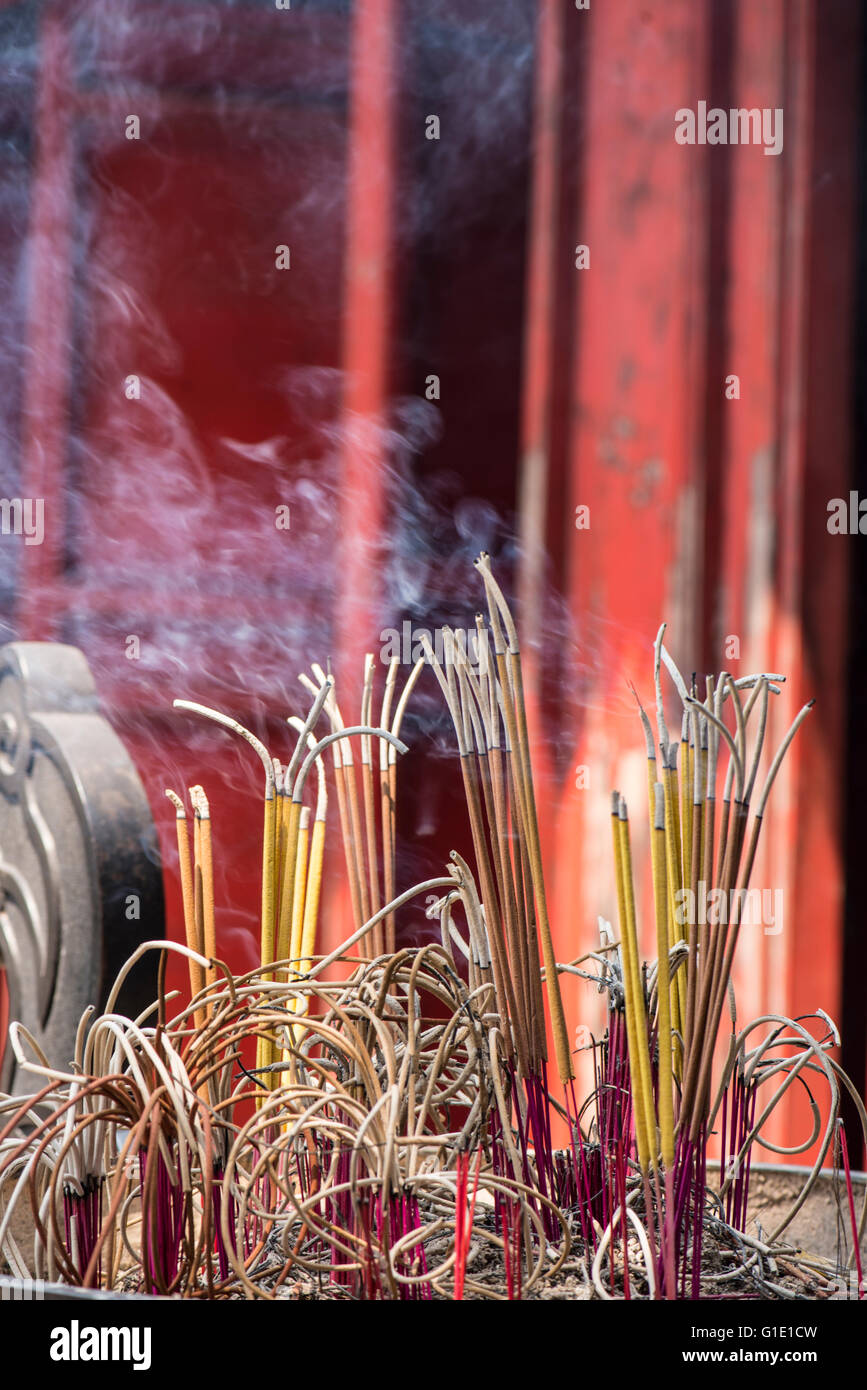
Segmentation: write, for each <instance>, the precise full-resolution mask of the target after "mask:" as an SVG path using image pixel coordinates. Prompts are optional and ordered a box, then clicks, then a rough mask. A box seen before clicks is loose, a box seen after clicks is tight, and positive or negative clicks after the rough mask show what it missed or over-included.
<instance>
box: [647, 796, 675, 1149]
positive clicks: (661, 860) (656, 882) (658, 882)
mask: <svg viewBox="0 0 867 1390" xmlns="http://www.w3.org/2000/svg"><path fill="white" fill-rule="evenodd" d="M653 790H654V807H653V825H652V829H651V833H650V845H651V862H652V865H653V899H654V905H655V908H656V953H657V975H656V1011H657V1030H656V1032H657V1048H658V1052H659V1077H658V1082H657V1090H658V1096H659V1099H658V1111H659V1133H660V1142H661V1147H662V1161H663V1163H664V1164H665V1167H666V1170H670V1169H671V1167H672V1165H673V1164H674V1090H673V1076H672V1072H673V1065H672V1051H671V994H670V991H669V983H668V973H669V972H668V891H667V884H666V872H665V792H664V790H663V787H662V784H661V783H660V782H657V783H656V784H655V786H654V789H653Z"/></svg>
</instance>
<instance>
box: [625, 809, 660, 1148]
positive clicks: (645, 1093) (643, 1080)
mask: <svg viewBox="0 0 867 1390" xmlns="http://www.w3.org/2000/svg"><path fill="white" fill-rule="evenodd" d="M618 826H619V833H620V853H621V872H622V874H623V889H624V897H625V905H626V921H625V929H622V930H621V941H622V942H626V943H628V950H626V951H624V956H625V959H624V983H626V979H627V975H628V980H629V983H628V989H629V990H631V992H632V997H633V1003H632V1016H633V1020H634V1026H635V1054H636V1059H637V1072H638V1078H639V1083H640V1088H639V1091H638V1093H637V1096H636V1100H635V1108H636V1110H637V1109H638V1106H639V1104H640V1105H641V1107H642V1110H643V1114H644V1129H645V1137H646V1140H647V1144H648V1149H649V1153H648V1158H649V1161H650V1163H651V1164H654V1163H655V1155H656V1147H657V1145H656V1116H655V1114H654V1109H653V1083H652V1080H651V1071H650V1048H649V1044H648V1038H647V1013H646V1010H645V1007H644V989H643V986H642V981H641V966H640V955H639V950H638V931H637V922H636V916H635V886H634V883H633V878H632V849H631V846H630V843H629V821H628V819H627V813H626V802H625V801H624V799H623V797H621V798H620V809H619V815H618ZM642 1167H644V1165H643V1164H642Z"/></svg>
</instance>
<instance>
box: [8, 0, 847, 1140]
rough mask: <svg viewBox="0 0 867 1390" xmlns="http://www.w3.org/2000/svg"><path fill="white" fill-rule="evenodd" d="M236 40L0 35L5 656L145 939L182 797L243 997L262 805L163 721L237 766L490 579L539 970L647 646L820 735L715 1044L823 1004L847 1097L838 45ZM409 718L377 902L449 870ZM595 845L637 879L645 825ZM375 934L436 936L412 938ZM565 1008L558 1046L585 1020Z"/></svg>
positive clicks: (387, 18)
mask: <svg viewBox="0 0 867 1390" xmlns="http://www.w3.org/2000/svg"><path fill="white" fill-rule="evenodd" d="M278 3H279V0H234V2H233V0H225V3H223V2H222V0H208V2H207V3H198V0H160V2H159V3H153V2H151V3H148V0H135V3H131V0H111V3H110V4H107V3H104V0H65V2H64V3H62V4H60V3H52V0H43V3H30V2H25V0H20V2H19V3H6V0H3V2H2V3H0V296H2V332H0V386H2V390H0V488H2V492H3V495H4V496H5V497H6V498H31V499H44V504H45V536H44V541H43V543H42V544H41V545H26V544H25V543H24V538H23V537H21V536H14V535H3V536H0V616H2V620H3V622H2V627H0V638H2V640H4V641H6V640H12V639H14V638H28V639H36V640H59V641H64V642H71V643H74V644H76V645H78V646H80V647H81V648H82V649H83V651H84V652H85V654H86V656H87V658H88V660H89V662H90V664H91V667H92V669H93V671H94V675H95V678H96V681H97V685H98V688H99V691H100V694H101V697H102V701H103V706H104V709H105V712H106V714H107V716H108V718H109V719H110V721H111V722H112V724H113V725H114V727H115V728H116V729H117V730H118V731H119V732H120V734H121V736H122V737H123V739H124V741H125V743H126V745H127V747H128V748H129V749H130V751H131V753H132V755H133V757H134V759H135V761H136V763H137V766H138V768H139V771H140V773H141V775H142V778H143V780H144V782H145V786H146V788H147V791H148V795H149V797H150V800H151V805H152V808H153V812H154V817H155V819H156V822H157V826H158V829H159V833H160V840H161V844H162V851H163V862H164V866H165V871H166V880H167V882H166V886H167V898H168V913H169V931H170V933H171V934H172V935H173V936H176V937H178V938H180V937H181V936H182V926H181V914H180V901H179V893H178V889H177V883H176V878H175V876H176V869H177V858H176V849H175V845H174V833H173V832H174V826H173V813H172V812H171V808H170V807H169V805H168V803H167V802H166V801H165V798H164V796H163V789H164V787H166V786H174V787H177V788H181V787H184V786H189V785H190V784H192V783H194V782H202V783H203V784H204V785H205V787H206V790H207V792H208V794H209V796H210V798H211V803H212V807H213V812H214V817H215V835H216V839H217V865H216V867H217V874H218V885H217V888H218V902H219V903H220V908H219V915H218V930H219V934H220V944H221V948H222V953H223V954H224V955H225V956H226V958H227V959H229V961H230V962H231V964H232V965H233V966H234V968H236V969H239V970H240V969H248V968H251V967H252V966H253V964H254V963H255V959H256V932H257V901H258V887H257V882H258V869H259V862H258V839H259V834H260V822H259V814H258V809H257V807H258V799H259V795H260V787H259V772H258V767H257V765H256V762H255V760H254V759H253V758H252V756H250V757H248V756H247V753H248V751H249V750H246V749H244V748H242V747H240V746H236V742H235V741H234V740H230V739H229V737H228V736H226V737H225V738H223V737H222V736H221V735H220V733H219V731H216V730H213V729H210V728H208V727H207V726H205V725H197V724H195V723H194V722H193V721H185V720H184V719H183V718H182V717H181V716H180V715H178V714H175V713H173V711H172V709H171V699H172V697H173V696H182V697H187V698H191V699H197V700H200V701H204V702H206V703H210V704H217V705H219V706H220V707H221V708H224V709H226V710H228V711H230V712H231V713H232V714H234V715H235V716H236V717H238V718H239V719H241V720H243V721H244V722H246V723H248V724H249V725H251V726H252V727H253V728H255V729H256V730H257V732H259V733H260V734H262V735H263V736H267V738H268V739H269V741H270V743H271V745H272V746H273V750H274V752H275V753H277V754H278V755H279V753H280V749H281V746H282V747H288V741H287V739H286V735H285V723H284V722H283V721H284V719H285V716H286V714H288V713H289V712H290V711H292V712H298V711H300V710H301V709H302V708H303V706H304V703H305V701H304V697H303V692H301V688H300V686H299V685H298V683H297V674H298V672H299V671H301V670H304V669H307V668H308V667H309V665H310V662H311V661H320V662H322V663H323V664H325V663H326V662H327V661H329V660H330V661H331V664H332V669H333V670H334V672H335V674H336V676H337V679H338V691H339V693H340V694H341V702H342V704H343V706H344V713H346V712H347V711H353V710H355V709H356V708H357V700H358V693H359V690H360V677H361V665H362V661H363V655H364V653H365V652H366V651H374V652H377V653H378V652H380V650H381V646H382V642H383V640H384V638H383V633H384V632H385V631H386V630H387V629H398V630H401V629H402V625H403V624H404V623H408V624H409V625H410V629H409V630H410V631H411V632H412V631H414V630H416V629H420V628H426V629H428V630H432V629H433V628H435V627H436V626H437V625H439V624H441V623H443V622H453V623H457V624H459V625H460V626H464V627H468V626H470V625H471V622H472V617H473V613H474V612H475V610H476V607H477V606H478V604H479V601H480V598H481V593H480V588H479V585H478V583H477V580H476V575H475V572H474V570H473V568H472V558H473V556H474V555H475V554H476V553H477V552H478V551H479V550H480V549H482V548H487V549H489V550H490V551H491V552H492V554H493V556H494V557H495V566H496V570H497V573H498V574H499V575H500V577H501V578H502V579H503V581H504V583H505V584H506V586H507V587H508V589H509V590H510V592H511V593H512V594H514V596H515V598H516V600H517V603H518V611H519V617H520V622H521V627H522V635H523V640H524V645H525V648H526V652H527V662H528V689H529V693H530V697H531V710H532V724H533V736H534V746H535V750H536V752H535V757H536V766H537V775H538V778H539V781H540V804H541V811H542V816H543V833H544V838H545V856H546V870H547V875H548V880H549V896H550V898H551V900H552V907H553V917H554V924H555V935H556V946H557V952H558V958H559V959H561V960H568V959H572V958H573V957H575V956H577V955H578V954H579V953H580V952H582V951H584V950H588V949H591V948H592V947H593V945H594V944H595V942H596V940H597V934H596V933H597V927H596V920H597V914H598V913H602V914H604V915H605V916H607V917H612V918H613V917H614V916H615V912H616V903H615V896H614V889H613V881H612V879H613V876H612V867H611V859H610V838H609V837H610V830H609V820H608V795H609V791H610V789H611V788H612V787H614V786H616V787H618V788H619V789H620V790H621V791H622V792H623V793H624V794H625V795H626V796H627V798H628V799H629V800H630V801H631V802H632V803H633V804H634V806H635V807H636V812H637V811H638V809H639V808H643V806H644V797H645V784H644V777H645V772H644V766H645V754H644V745H643V740H642V736H641V730H640V726H639V723H638V720H637V718H636V714H635V706H634V702H633V700H632V696H631V693H630V691H629V686H628V683H629V682H630V681H634V683H635V685H636V687H637V689H638V691H639V692H640V693H641V695H642V698H644V700H645V703H650V702H651V701H652V696H653V680H652V674H653V673H652V643H653V639H654V637H655V634H656V631H657V628H658V626H659V624H660V622H661V621H663V620H665V621H667V622H668V624H669V629H668V638H667V641H668V643H669V646H670V649H671V650H672V652H673V654H674V656H675V658H676V659H677V661H678V662H679V664H680V665H681V667H682V669H683V670H684V671H685V672H686V673H690V672H692V671H698V672H700V673H704V672H706V671H716V670H720V669H723V668H725V669H728V670H730V671H732V673H733V674H734V675H735V676H737V675H742V674H746V673H748V672H751V671H755V670H769V671H780V672H785V673H787V675H788V683H787V684H786V686H785V687H784V693H783V694H782V695H781V696H780V697H779V698H778V699H777V700H776V701H775V702H774V708H773V711H772V717H773V727H772V729H771V735H770V742H771V743H772V744H775V743H776V742H777V741H779V738H780V737H781V736H782V733H783V731H784V730H785V728H786V727H787V726H788V724H789V722H790V721H791V718H792V716H793V714H794V712H795V710H796V709H797V708H798V707H799V706H800V705H801V704H802V703H803V702H804V700H805V699H807V698H809V697H811V696H815V697H816V698H817V702H818V703H817V707H816V711H815V712H814V714H813V715H812V716H811V718H810V720H809V721H808V726H807V728H805V730H804V733H803V736H802V737H800V739H799V741H798V742H797V743H796V745H795V747H794V748H793V750H792V755H791V756H790V758H789V760H788V762H787V764H786V766H785V768H784V770H783V773H782V774H781V777H780V779H779V781H778V783H777V785H776V786H775V790H774V795H773V798H772V801H771V814H770V816H769V818H768V823H767V825H766V828H765V833H764V841H763V846H762V852H761V859H760V862H759V864H758V865H757V868H756V871H755V872H754V875H753V883H754V884H755V885H758V886H760V887H768V888H770V889H772V890H781V891H782V893H783V898H782V902H783V909H784V917H783V920H782V922H781V923H779V924H778V925H780V926H781V930H779V931H777V930H775V931H774V932H772V933H766V932H765V931H764V930H763V929H762V928H760V927H755V928H752V929H750V930H744V932H742V935H741V941H740V944H739V948H738V951H739V963H738V967H737V971H736V986H737V998H738V1009H739V1015H740V1017H741V1019H742V1020H746V1019H747V1018H749V1017H751V1016H754V1015H757V1014H760V1013H762V1012H763V1011H765V1010H766V1009H775V1010H784V1011H785V1012H787V1013H789V1014H792V1015H799V1014H806V1013H812V1012H813V1011H814V1010H815V1009H816V1008H817V1007H819V1006H821V1007H822V1008H824V1009H825V1010H826V1011H827V1012H828V1013H829V1014H830V1015H831V1016H832V1017H833V1018H835V1019H836V1020H837V1022H838V1023H839V1024H840V1026H841V1030H842V1033H843V1047H842V1053H841V1055H842V1060H843V1063H844V1065H845V1066H846V1067H847V1068H848V1070H849V1071H850V1073H851V1074H852V1076H853V1077H854V1079H855V1080H856V1082H857V1083H858V1085H859V1088H860V1089H861V1090H862V1091H863V1089H864V1081H865V1052H867V1028H865V1007H864V1000H865V984H867V891H865V881H864V875H863V873H862V864H861V860H862V857H863V849H862V840H863V822H862V821H861V816H862V815H863V814H864V807H865V806H867V750H865V744H864V738H863V731H862V722H861V721H862V720H863V718H864V716H865V714H867V707H865V697H864V690H865V679H867V645H865V637H864V629H865V623H864V617H865V612H864V608H865V602H864V594H865V586H864V577H865V575H864V571H865V560H864V546H865V544H867V542H865V541H864V540H863V539H862V538H861V537H860V535H854V536H847V535H832V534H830V533H829V531H828V525H827V523H828V503H829V501H830V500H831V499H832V498H843V499H846V501H847V505H848V499H849V495H850V491H856V492H857V491H858V489H859V488H860V489H861V492H862V494H863V495H864V496H865V497H867V476H865V472H867V469H865V451H864V442H865V391H864V387H865V380H864V360H865V337H864V332H865V330H864V323H865V319H867V315H865V307H867V305H865V283H867V277H865V257H864V245H865V235H864V233H865V121H864V114H865V102H864V71H865V25H864V18H863V15H862V7H861V5H860V4H859V3H857V0H822V3H821V4H819V3H818V0H665V2H664V3H662V0H592V3H591V5H590V7H589V8H587V9H578V8H577V7H576V5H575V4H574V3H573V0H535V3H531V2H530V0H500V3H497V4H491V3H490V0H487V2H485V0H460V3H458V0H424V2H423V3H421V2H420V0H357V3H354V4H353V3H349V0H306V3H305V0H291V8H290V6H289V4H288V3H287V4H286V6H285V7H281V8H278ZM700 101H706V102H707V105H708V107H712V106H718V107H722V108H724V109H728V108H730V107H747V108H759V109H765V108H768V109H772V110H774V109H776V108H782V110H783V113H784V139H783V148H782V151H781V152H780V153H779V154H777V155H769V154H766V153H765V152H764V151H763V149H762V147H761V146H758V145H742V146H736V147H734V146H728V147H719V146H716V147H713V146H708V145H704V146H702V145H698V144H696V145H682V144H679V143H678V142H677V141H676V140H675V138H674V135H675V112H676V111H677V110H678V109H680V108H686V107H688V108H692V109H696V108H697V104H698V103H699V102H700ZM581 247H583V248H585V250H584V251H579V249H578V248H581ZM733 376H734V377H736V378H737V389H735V387H734V386H733V384H732V381H731V378H732V377H733ZM278 508H288V512H283V513H281V514H280V515H282V516H283V518H284V520H288V525H284V527H283V528H282V529H280V528H278V527H277V525H276V524H275V516H276V515H277V510H276V509H278ZM578 508H587V509H589V510H588V511H587V512H579V511H578V510H577V509H578ZM588 520H589V525H587V524H582V525H580V526H576V521H581V522H584V523H586V522H587V521H588ZM865 526H867V523H865ZM131 638H134V639H137V641H133V642H131V641H130V639H131ZM732 639H735V641H734V642H733V641H732ZM407 669H408V668H407ZM440 705H441V702H440V699H439V696H438V692H437V690H436V686H435V683H434V681H433V678H432V677H431V676H430V674H426V675H425V676H424V678H423V680H422V683H421V685H420V687H419V688H418V695H417V697H416V698H414V701H413V704H412V706H411V714H410V717H409V718H408V721H407V724H406V725H405V726H404V727H405V732H406V733H407V734H408V735H409V738H408V741H409V742H410V743H411V745H412V751H411V752H410V754H409V755H408V756H407V759H406V760H405V763H404V765H403V773H402V778H401V791H400V807H399V812H400V818H399V827H400V835H401V839H400V842H399V882H398V887H399V888H402V887H406V886H408V885H409V884H411V883H412V882H414V881H416V880H417V879H420V878H424V877H427V876H429V875H431V874H435V873H438V872H440V871H441V865H442V863H443V861H444V859H445V857H446V856H447V854H448V851H449V849H451V848H452V847H457V848H459V849H462V850H463V851H466V850H467V848H468V845H469V830H468V826H467V824H466V820H465V812H464V810H463V807H462V799H461V794H460V779H459V777H458V775H457V768H456V765H455V763H454V755H453V753H452V746H453V744H452V736H451V732H450V730H449V728H448V726H447V724H446V722H445V720H444V718H443V714H442V711H441V707H440ZM635 820H636V822H640V821H641V820H643V811H642V814H641V815H639V814H636V816H635ZM337 840H338V836H337V834H336V831H332V847H331V854H332V866H331V872H330V875H329V885H328V893H327V897H326V903H325V913H324V922H323V936H324V940H325V942H326V943H327V944H328V945H335V944H336V943H337V942H338V941H339V940H340V939H341V938H342V937H343V936H344V935H345V934H346V932H347V929H348V924H349V920H350V919H349V913H348V904H347V901H346V895H345V892H344V890H343V888H342V886H341V885H342V876H341V873H340V867H341V866H340V854H339V850H338V847H337ZM635 850H636V858H637V862H638V864H639V866H640V867H641V869H642V872H644V873H645V875H646V874H647V865H646V831H641V830H636V844H635ZM644 907H645V911H644V923H645V928H646V947H647V952H648V954H654V953H655V948H654V945H653V922H652V916H651V914H650V912H649V911H647V910H646V909H647V907H648V903H647V901H646V900H645V903H644ZM401 930H402V933H403V935H402V939H403V940H404V941H412V940H416V941H418V940H421V939H424V938H426V937H429V936H431V935H432V934H433V928H432V926H431V924H430V923H428V922H426V921H425V919H424V916H423V912H422V910H421V909H419V910H418V911H417V912H416V913H415V914H414V915H413V913H412V912H410V913H408V914H407V915H405V916H404V918H403V922H402V928H401ZM178 982H180V980H179V981H178ZM565 988H566V1006H567V1011H568V1015H569V1023H570V1028H573V1029H576V1030H580V1029H582V1028H588V1029H590V1030H591V1031H595V1032H598V1030H599V1028H600V1026H601V1023H602V1017H603V1015H602V1008H601V1000H600V998H599V996H598V995H596V994H595V992H594V991H593V990H592V988H591V987H589V986H586V985H583V984H581V983H580V982H579V981H577V980H574V979H570V980H569V982H568V983H567V984H566V987H565ZM577 1036H578V1035H577V1034H576V1039H577ZM802 1110H803V1107H802V1108H801V1109H799V1103H798V1102H795V1101H794V1100H793V1101H792V1102H791V1103H790V1104H789V1105H788V1109H787V1110H786V1111H785V1113H784V1112H783V1109H782V1107H781V1109H780V1112H779V1114H778V1115H777V1116H776V1117H775V1125H776V1128H775V1129H774V1130H773V1133H774V1135H775V1136H776V1139H777V1142H781V1143H786V1144H789V1145H794V1144H797V1143H798V1141H799V1139H800V1137H801V1136H802V1135H803V1132H804V1113H802ZM807 1133H809V1127H808V1129H807ZM855 1133H856V1130H855V1129H854V1128H853V1127H850V1134H852V1135H853V1136H854V1134H855ZM856 1161H857V1159H856Z"/></svg>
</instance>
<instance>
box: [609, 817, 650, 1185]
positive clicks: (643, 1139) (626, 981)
mask: <svg viewBox="0 0 867 1390" xmlns="http://www.w3.org/2000/svg"><path fill="white" fill-rule="evenodd" d="M611 833H612V838H613V843H614V878H615V883H616V885H617V912H618V917H619V919H620V950H621V959H622V962H623V1008H624V1014H625V1016H626V1043H627V1052H628V1054H629V1075H630V1080H631V1084H632V1097H633V1101H632V1110H633V1115H634V1118H635V1142H636V1145H637V1148H638V1162H639V1164H640V1165H641V1168H642V1170H643V1171H644V1172H646V1171H647V1168H648V1161H649V1155H650V1146H649V1142H648V1135H647V1124H646V1119H645V1115H646V1112H645V1109H644V1104H643V1102H642V1098H641V1074H640V1071H639V1066H638V1050H637V1047H636V1045H635V1035H636V1021H635V1008H634V1004H635V996H634V993H633V990H632V987H631V981H632V971H631V968H630V958H629V952H630V945H631V943H630V941H629V932H628V929H627V907H626V879H625V877H624V865H623V838H622V835H621V832H620V797H619V795H618V793H617V792H614V793H613V794H612V798H611Z"/></svg>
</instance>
